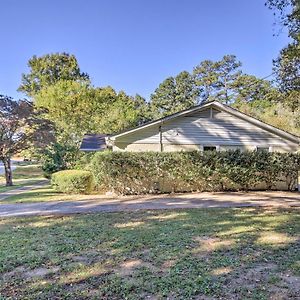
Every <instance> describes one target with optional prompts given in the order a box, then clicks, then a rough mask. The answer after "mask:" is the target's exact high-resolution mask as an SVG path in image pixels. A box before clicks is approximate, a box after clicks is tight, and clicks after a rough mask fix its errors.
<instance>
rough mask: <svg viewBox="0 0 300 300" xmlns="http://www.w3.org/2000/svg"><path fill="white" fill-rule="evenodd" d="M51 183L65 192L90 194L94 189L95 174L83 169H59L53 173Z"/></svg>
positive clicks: (56, 188) (58, 189)
mask: <svg viewBox="0 0 300 300" xmlns="http://www.w3.org/2000/svg"><path fill="white" fill-rule="evenodd" d="M51 185H52V186H53V187H54V189H55V190H57V191H59V192H63V193H75V194H88V193H90V192H92V190H93V174H92V173H91V172H89V171H81V170H64V171H59V172H56V173H54V174H52V177H51Z"/></svg>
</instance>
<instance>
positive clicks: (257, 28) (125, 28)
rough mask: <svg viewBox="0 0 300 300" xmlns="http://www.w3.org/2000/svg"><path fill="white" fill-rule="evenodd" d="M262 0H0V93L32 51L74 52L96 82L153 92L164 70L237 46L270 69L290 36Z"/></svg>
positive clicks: (15, 81)
mask: <svg viewBox="0 0 300 300" xmlns="http://www.w3.org/2000/svg"><path fill="white" fill-rule="evenodd" d="M264 2H265V1H264V0H85V1H84V0H44V1H41V0H26V1H20V0H6V1H1V26H0V38H1V47H0V94H7V95H10V96H13V97H22V94H20V93H17V92H16V89H17V88H18V86H19V84H20V80H21V73H23V72H26V71H27V70H28V69H27V61H28V59H29V58H30V57H31V56H32V55H34V54H35V55H43V54H46V53H51V52H62V51H66V52H69V53H72V54H75V56H76V57H77V59H78V61H79V64H80V67H81V69H82V71H84V72H87V73H88V74H89V75H90V77H91V78H92V82H93V84H94V85H95V86H107V85H111V86H112V87H113V88H115V89H116V90H118V91H119V90H124V91H125V92H127V93H128V94H131V95H134V94H136V93H139V94H140V95H142V96H144V97H146V98H148V97H149V95H150V94H151V92H153V91H154V90H155V88H156V87H157V86H158V84H159V83H160V82H161V81H163V80H164V79H165V78H166V77H168V76H172V75H176V74H178V73H179V72H181V71H183V70H188V71H191V70H192V69H193V67H194V66H195V65H197V64H198V63H199V62H201V61H202V60H204V59H212V60H217V59H220V58H221V57H222V56H223V55H225V54H235V55H237V57H238V58H239V60H241V61H242V62H243V70H244V71H245V72H247V73H250V74H254V75H256V76H259V77H264V76H266V75H269V74H270V73H271V72H272V59H274V58H275V57H276V56H277V55H278V53H279V51H280V49H281V48H283V47H284V46H285V45H286V44H287V43H288V38H287V34H286V33H282V34H280V35H279V36H278V35H277V36H273V34H274V33H277V32H278V28H277V29H276V28H274V26H273V23H274V17H273V15H272V12H271V11H269V10H268V9H267V8H266V7H265V6H264Z"/></svg>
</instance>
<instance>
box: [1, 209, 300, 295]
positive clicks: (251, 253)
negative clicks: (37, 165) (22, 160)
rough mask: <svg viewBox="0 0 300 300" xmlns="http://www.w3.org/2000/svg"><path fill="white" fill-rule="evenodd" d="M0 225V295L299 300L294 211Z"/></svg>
mask: <svg viewBox="0 0 300 300" xmlns="http://www.w3.org/2000/svg"><path fill="white" fill-rule="evenodd" d="M0 224H1V227H0V230H1V232H0V233H1V239H2V243H1V244H0V253H1V256H0V266H1V269H0V272H1V275H2V278H3V279H2V282H0V286H1V288H0V291H1V293H2V295H3V296H5V297H13V298H19V299H22V298H24V297H26V298H31V299H36V298H45V299H46V298H68V297H70V298H72V299H84V298H86V299H90V298H93V297H94V298H96V299H145V298H147V297H148V298H151V297H152V298H153V299H156V298H158V299H160V298H167V297H169V298H174V299H194V298H195V299H204V298H201V297H204V296H205V297H217V298H218V297H221V296H222V297H223V299H243V298H247V299H251V298H252V299H264V298H268V297H270V295H273V296H274V295H275V296H276V297H277V298H278V297H279V296H282V297H287V298H293V297H294V298H295V297H298V296H299V295H300V294H299V293H300V287H299V281H298V286H297V284H296V283H297V279H299V277H298V276H299V275H300V274H299V273H300V272H299V261H300V257H299V250H300V249H299V248H300V247H299V246H300V245H299V240H298V238H299V232H300V216H299V210H297V209H275V208H274V209H272V210H270V209H256V208H247V209H198V210H193V209H190V210H173V211H143V212H141V211H139V212H131V213H109V214H108V213H106V214H93V215H81V216H65V217H31V218H17V219H3V220H2V221H1V223H0ZM41 274H42V275H41ZM287 278H289V279H287ZM197 297H198V298H197Z"/></svg>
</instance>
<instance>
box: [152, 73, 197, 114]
mask: <svg viewBox="0 0 300 300" xmlns="http://www.w3.org/2000/svg"><path fill="white" fill-rule="evenodd" d="M197 96H198V94H197V90H196V89H195V83H194V79H193V77H192V75H191V74H190V73H188V72H186V71H183V72H181V73H179V74H178V75H177V76H176V77H169V78H167V79H165V80H164V81H163V82H162V83H161V84H160V85H159V87H158V88H157V89H156V90H155V92H154V93H153V94H152V95H151V109H152V113H153V117H154V118H159V117H164V116H166V115H170V114H172V113H175V112H178V111H180V110H183V109H186V108H189V107H191V106H194V105H195V104H196V103H197Z"/></svg>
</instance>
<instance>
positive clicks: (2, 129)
mask: <svg viewBox="0 0 300 300" xmlns="http://www.w3.org/2000/svg"><path fill="white" fill-rule="evenodd" d="M51 125H52V124H51V123H50V122H47V121H45V120H44V119H42V118H41V115H40V112H39V111H37V110H35V109H34V106H33V104H32V103H31V102H29V101H27V100H18V101H15V100H13V99H12V98H10V97H8V96H3V95H0V160H1V161H2V162H3V164H4V167H5V177H6V185H8V186H9V185H12V184H13V182H12V173H11V166H10V159H11V157H12V156H13V155H15V154H18V153H20V152H21V151H23V150H25V149H27V148H28V147H30V146H31V145H32V144H36V145H38V146H39V147H41V145H43V144H44V143H45V142H49V140H50V138H51V130H52V126H51Z"/></svg>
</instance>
